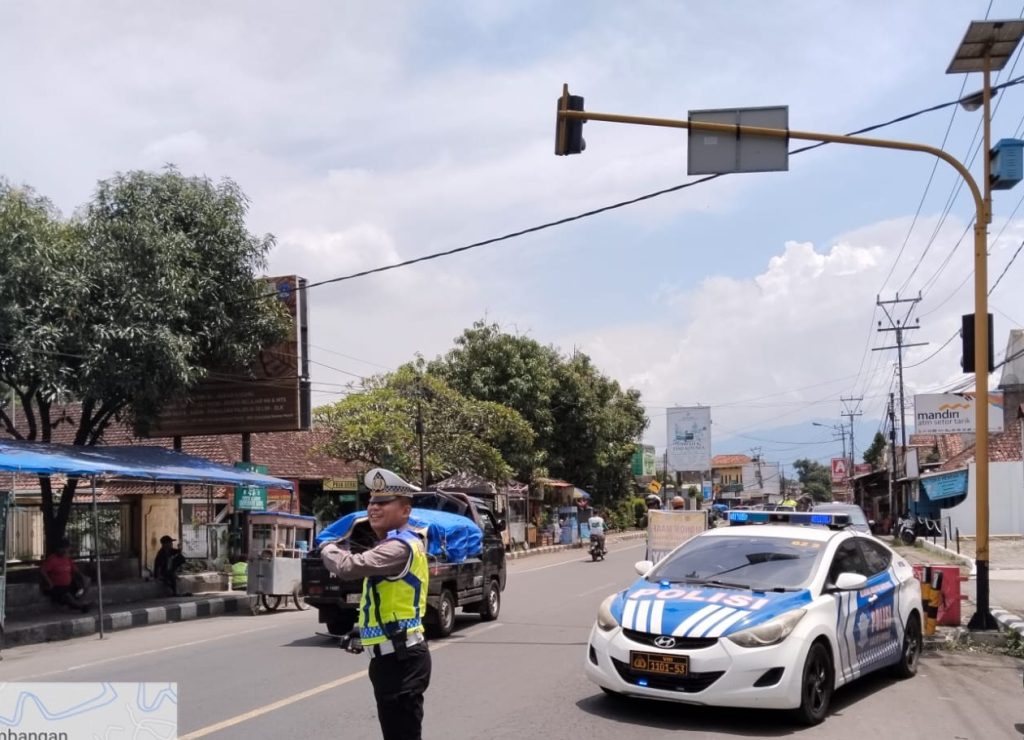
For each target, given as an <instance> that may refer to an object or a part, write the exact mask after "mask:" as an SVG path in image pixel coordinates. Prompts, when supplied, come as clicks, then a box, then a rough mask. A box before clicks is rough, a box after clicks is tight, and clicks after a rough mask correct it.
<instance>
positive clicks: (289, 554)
mask: <svg viewBox="0 0 1024 740" xmlns="http://www.w3.org/2000/svg"><path fill="white" fill-rule="evenodd" d="M248 518H249V531H248V542H249V568H248V573H247V575H248V582H247V584H246V592H247V593H248V594H249V595H250V596H257V597H259V599H260V601H261V603H262V604H263V608H264V609H266V610H267V611H276V610H277V609H278V607H280V606H281V603H282V601H287V600H288V599H291V600H292V603H293V604H294V605H295V608H296V609H298V610H299V611H302V610H305V609H308V608H309V607H308V606H307V605H306V603H305V602H304V601H303V600H302V558H304V557H305V556H306V554H307V553H308V552H309V551H310V549H311V548H312V547H313V542H314V537H315V536H316V517H312V516H301V515H299V514H285V513H282V512H277V511H275V512H250V513H249V517H248Z"/></svg>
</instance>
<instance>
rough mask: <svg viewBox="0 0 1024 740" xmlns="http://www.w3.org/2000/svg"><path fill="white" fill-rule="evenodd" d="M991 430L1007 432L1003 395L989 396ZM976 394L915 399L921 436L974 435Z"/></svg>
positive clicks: (915, 428) (937, 394)
mask: <svg viewBox="0 0 1024 740" xmlns="http://www.w3.org/2000/svg"><path fill="white" fill-rule="evenodd" d="M988 430H989V431H990V432H1001V431H1003V394H1002V393H989V394H988ZM976 431H977V428H976V424H975V421H974V394H973V393H923V394H921V395H917V396H914V432H915V433H917V434H974V433H975V432H976Z"/></svg>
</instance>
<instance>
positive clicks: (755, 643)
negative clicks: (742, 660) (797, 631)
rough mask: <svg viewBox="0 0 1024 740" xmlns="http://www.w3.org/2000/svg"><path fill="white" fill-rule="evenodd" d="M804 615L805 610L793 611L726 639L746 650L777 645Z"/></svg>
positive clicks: (787, 635)
mask: <svg viewBox="0 0 1024 740" xmlns="http://www.w3.org/2000/svg"><path fill="white" fill-rule="evenodd" d="M806 613H807V610H806V609H794V610H793V611H789V612H786V613H785V614H783V615H782V616H779V617H776V618H775V619H772V620H769V621H767V622H765V623H764V624H759V625H757V626H756V627H751V628H750V629H746V630H742V631H741V632H737V633H736V634H734V635H729V636H728V637H729V639H730V640H732V641H733V642H734V643H736V644H737V645H739V646H740V647H746V648H752V647H767V646H768V645H777V644H778V643H780V642H782V641H783V640H785V639H786V638H787V637H789V633H790V632H792V631H793V629H794V628H795V627H796V625H797V622H799V621H800V620H801V619H803V616H804V614H806Z"/></svg>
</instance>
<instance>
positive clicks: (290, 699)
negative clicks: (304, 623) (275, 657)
mask: <svg viewBox="0 0 1024 740" xmlns="http://www.w3.org/2000/svg"><path fill="white" fill-rule="evenodd" d="M501 626H502V624H501V622H496V623H495V624H489V625H487V626H486V627H480V628H478V629H475V630H473V631H472V633H470V632H469V631H468V630H467V632H466V633H464V634H467V635H469V636H471V637H475V636H476V635H480V634H483V633H484V632H487V631H489V630H493V629H496V628H498V627H501ZM454 644H455V642H442V643H441V644H440V645H433V644H431V645H430V652H432V653H436V652H437V651H438V650H444V649H445V648H446V647H449V646H451V645H454ZM368 673H369V669H368V668H367V669H364V670H361V671H356V672H355V673H349V674H348V675H346V676H341V677H340V678H336V679H334V680H333V681H328V682H327V683H322V684H320V685H319V686H314V687H313V688H311V689H306V690H305V691H300V692H299V693H297V694H292V695H291V696H286V697H285V698H283V699H279V700H278V701H275V702H273V703H272V704H267V705H265V706H262V707H260V708H259V709H253V710H252V711H250V712H243V713H242V714H237V715H235V716H234V717H229V718H228V719H225V720H222V721H221V722H217V723H215V724H212V725H207V726H206V727H201V728H199V729H198V730H194V731H192V732H190V733H188V734H187V735H179V736H178V740H196V738H200V737H206V736H207V735H212V734H213V733H215V732H220V731H221V730H226V729H227V728H229V727H234V726H235V725H240V724H242V723H243V722H248V721H249V720H250V719H255V718H256V717H262V716H263V715H264V714H269V713H270V712H275V711H277V710H278V709H283V708H284V707H287V706H290V705H292V704H295V703H296V702H300V701H302V700H304V699H309V698H310V697H313V696H318V695H320V694H322V693H324V692H325V691H330V690H331V689H335V688H337V687H338V686H344V685H345V684H347V683H352V682H353V681H355V680H356V679H357V678H362V677H363V676H366V675H367V674H368Z"/></svg>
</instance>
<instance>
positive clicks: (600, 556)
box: [590, 535, 605, 562]
mask: <svg viewBox="0 0 1024 740" xmlns="http://www.w3.org/2000/svg"><path fill="white" fill-rule="evenodd" d="M604 554H605V549H604V547H603V546H602V545H601V540H600V539H598V538H597V537H595V536H594V535H590V559H591V560H592V561H595V562H596V561H598V560H604Z"/></svg>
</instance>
